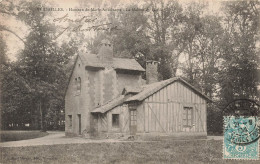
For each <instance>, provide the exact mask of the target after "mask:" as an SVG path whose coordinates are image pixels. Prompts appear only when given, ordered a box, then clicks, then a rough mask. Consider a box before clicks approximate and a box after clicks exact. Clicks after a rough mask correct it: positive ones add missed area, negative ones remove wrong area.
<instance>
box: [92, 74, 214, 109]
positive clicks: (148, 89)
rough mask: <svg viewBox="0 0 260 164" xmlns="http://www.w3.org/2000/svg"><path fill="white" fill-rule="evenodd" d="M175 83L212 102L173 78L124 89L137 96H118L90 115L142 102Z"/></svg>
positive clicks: (179, 79)
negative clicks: (126, 97) (128, 103)
mask: <svg viewBox="0 0 260 164" xmlns="http://www.w3.org/2000/svg"><path fill="white" fill-rule="evenodd" d="M177 81H179V82H181V83H183V84H184V85H186V86H187V87H188V88H190V89H191V90H193V91H194V92H195V93H197V94H198V95H200V96H201V97H203V98H204V99H206V100H207V101H209V102H212V100H211V99H210V98H209V97H207V96H206V95H204V94H203V93H201V92H200V91H199V90H198V89H196V88H194V87H193V86H192V85H190V84H189V83H188V82H186V81H185V80H183V79H182V78H180V77H174V78H171V79H168V80H164V81H160V82H157V83H152V84H148V85H144V86H142V87H141V88H134V87H126V88H125V89H124V90H126V91H127V88H128V90H131V91H133V92H131V93H137V94H136V95H134V96H132V97H130V98H128V99H125V96H124V95H120V96H119V97H117V98H115V99H113V100H111V101H109V102H107V103H106V104H104V105H103V106H101V107H98V108H96V109H94V111H92V112H91V113H105V112H107V111H109V110H111V109H113V108H115V107H117V106H119V105H121V104H123V103H124V102H130V101H143V100H144V99H146V98H147V97H149V96H150V95H152V94H154V93H156V92H157V91H159V90H161V89H162V88H164V87H166V86H167V85H169V84H171V83H174V82H177Z"/></svg>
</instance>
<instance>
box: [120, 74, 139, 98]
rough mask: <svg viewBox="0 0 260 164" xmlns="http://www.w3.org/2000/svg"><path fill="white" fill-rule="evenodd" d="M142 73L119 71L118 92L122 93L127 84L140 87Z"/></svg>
mask: <svg viewBox="0 0 260 164" xmlns="http://www.w3.org/2000/svg"><path fill="white" fill-rule="evenodd" d="M141 79H142V78H141V75H140V74H123V73H117V92H118V94H122V91H123V89H124V88H125V87H126V86H134V87H139V86H140V85H141Z"/></svg>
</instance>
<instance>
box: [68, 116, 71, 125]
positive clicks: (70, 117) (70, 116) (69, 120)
mask: <svg viewBox="0 0 260 164" xmlns="http://www.w3.org/2000/svg"><path fill="white" fill-rule="evenodd" d="M68 118H69V126H68V127H69V128H71V127H72V115H68Z"/></svg>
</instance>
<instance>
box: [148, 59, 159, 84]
mask: <svg viewBox="0 0 260 164" xmlns="http://www.w3.org/2000/svg"><path fill="white" fill-rule="evenodd" d="M157 69H158V62H157V61H154V60H148V61H146V83H147V84H151V83H155V82H158V70H157Z"/></svg>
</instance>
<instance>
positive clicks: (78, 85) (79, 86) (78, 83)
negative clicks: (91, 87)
mask: <svg viewBox="0 0 260 164" xmlns="http://www.w3.org/2000/svg"><path fill="white" fill-rule="evenodd" d="M80 92H81V78H80V77H78V80H77V93H80Z"/></svg>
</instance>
